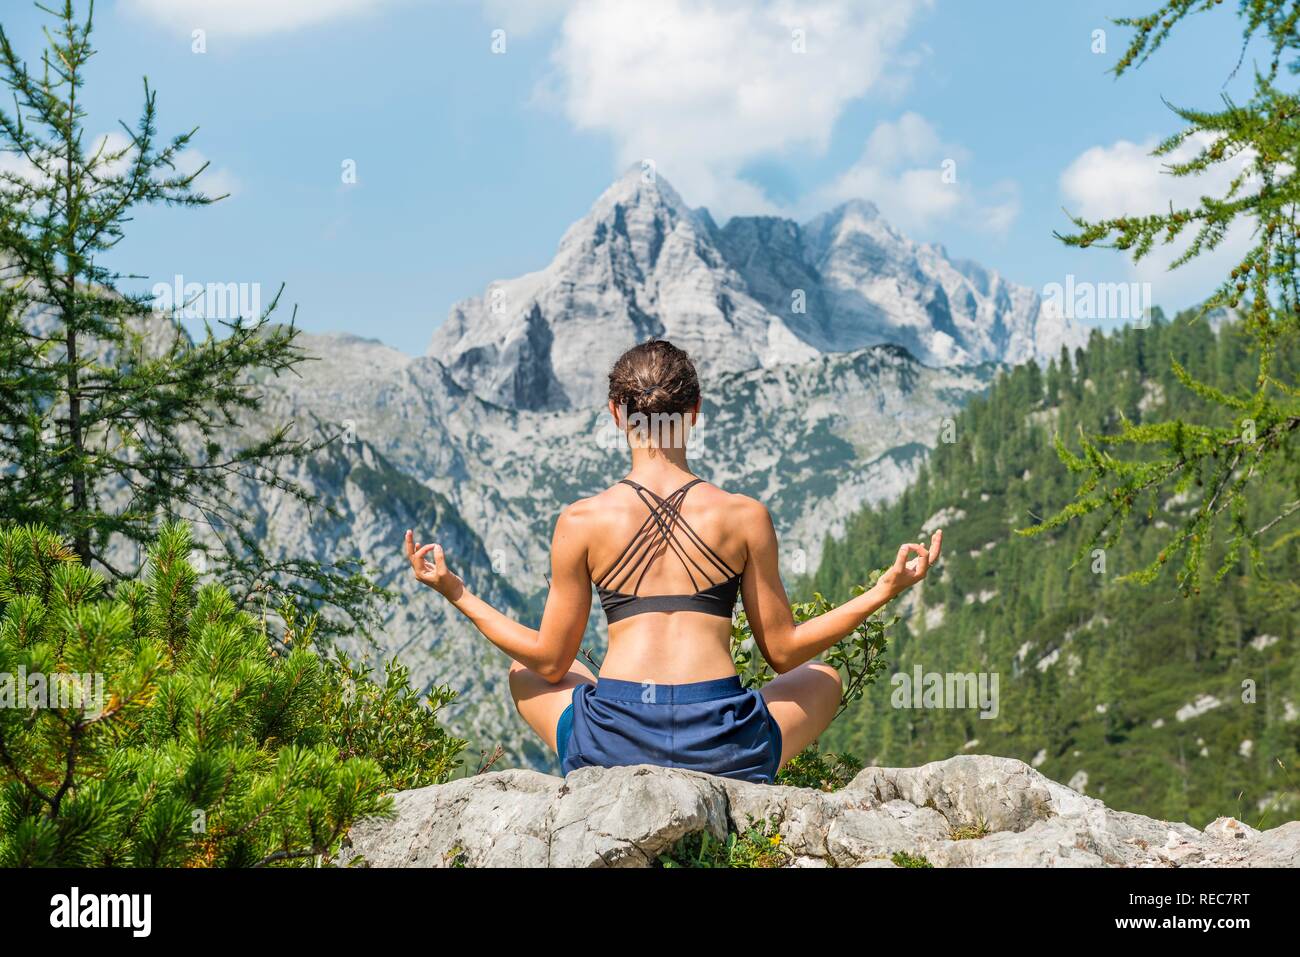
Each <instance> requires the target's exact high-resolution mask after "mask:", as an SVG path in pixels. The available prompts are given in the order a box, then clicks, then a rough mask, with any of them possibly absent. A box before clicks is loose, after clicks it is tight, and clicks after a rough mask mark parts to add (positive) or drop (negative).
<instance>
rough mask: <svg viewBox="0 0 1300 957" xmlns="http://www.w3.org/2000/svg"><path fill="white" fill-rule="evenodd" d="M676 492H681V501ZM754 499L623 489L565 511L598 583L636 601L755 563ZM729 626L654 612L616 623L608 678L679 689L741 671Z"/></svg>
mask: <svg viewBox="0 0 1300 957" xmlns="http://www.w3.org/2000/svg"><path fill="white" fill-rule="evenodd" d="M674 493H677V495H676V497H674ZM753 504H754V503H753V502H752V500H750V499H748V498H746V497H744V496H741V495H733V494H731V493H729V492H724V491H723V490H722V489H719V488H717V487H716V486H713V485H710V484H708V483H705V482H699V483H697V484H694V485H692V486H691V487H690V488H689V490H688V493H686V494H682V493H681V490H680V487H679V486H668V487H655V486H654V485H650V484H646V485H645V486H644V487H643V488H638V487H634V486H633V485H628V484H622V483H620V484H618V485H615V486H613V487H611V488H609V489H606V490H605V491H603V492H601V493H599V494H598V495H594V496H592V497H591V498H588V499H583V500H582V501H580V502H576V503H574V505H572V506H570V508H569V509H568V510H566V511H568V512H569V513H570V517H571V518H573V519H575V520H576V522H575V524H577V525H578V526H579V527H580V528H581V532H580V534H581V537H582V539H583V541H584V542H585V544H586V548H587V572H588V577H589V578H590V579H591V581H592V582H600V583H601V584H602V585H604V586H605V587H606V588H609V589H610V590H616V591H617V592H619V593H627V594H631V593H632V592H635V595H636V596H638V597H639V598H652V597H656V596H668V595H677V596H685V595H690V594H694V593H698V592H699V591H700V590H701V589H702V588H706V587H707V586H709V585H716V584H718V582H719V581H720V579H721V578H722V577H723V576H725V575H726V573H728V572H733V571H734V573H735V574H737V575H738V574H739V573H740V572H741V571H742V570H743V569H744V568H745V565H746V563H747V561H748V550H749V549H748V538H747V532H746V525H747V519H748V517H749V514H750V509H751V507H752V505H753ZM730 635H731V621H730V619H729V618H722V617H719V616H717V615H716V614H702V613H699V612H695V611H666V612H661V611H647V612H644V613H641V614H636V615H635V616H633V617H629V618H626V619H624V620H618V621H613V622H611V624H610V625H609V652H608V654H607V655H606V657H605V660H604V662H603V664H602V666H601V672H600V673H601V675H603V676H605V677H609V678H621V679H623V680H627V681H654V682H657V683H663V684H681V683H686V682H693V681H707V680H710V679H713V678H723V677H727V676H728V675H733V674H735V671H736V669H735V666H734V665H733V663H732V659H731V650H730Z"/></svg>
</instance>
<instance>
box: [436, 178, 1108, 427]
mask: <svg viewBox="0 0 1300 957" xmlns="http://www.w3.org/2000/svg"><path fill="white" fill-rule="evenodd" d="M1039 318H1040V314H1039V302H1038V297H1037V296H1036V295H1035V294H1034V292H1033V290H1030V289H1027V288H1024V287H1020V286H1015V285H1013V284H1010V283H1007V282H1005V281H1004V280H1002V279H1001V278H1000V277H999V276H997V274H996V273H992V272H983V271H979V270H975V269H971V268H966V269H963V268H962V267H960V266H958V265H957V264H955V263H953V262H952V261H950V260H949V259H948V257H947V255H946V253H944V252H943V251H942V249H941V248H939V247H935V246H923V245H920V244H917V243H915V242H913V241H912V240H910V239H909V238H908V237H906V236H905V235H903V234H902V233H900V232H898V231H897V230H896V229H894V228H893V227H892V226H891V225H890V224H889V223H888V221H887V220H886V219H885V218H884V217H883V216H882V215H881V214H880V210H879V209H878V208H877V207H876V205H875V204H874V203H872V202H869V201H867V200H864V199H851V200H848V201H846V202H843V203H841V204H839V205H838V206H837V207H835V209H833V210H831V211H830V212H827V213H824V214H822V215H821V216H818V217H816V218H815V219H813V220H812V221H811V222H809V223H808V224H807V225H805V226H803V227H800V226H799V225H798V224H796V223H794V222H792V221H790V220H787V219H782V218H779V217H772V216H751V217H737V218H734V219H733V220H731V221H729V222H728V223H727V225H726V226H725V227H724V228H722V229H719V228H717V226H716V225H715V224H714V223H713V222H712V220H711V219H710V218H709V217H708V215H707V213H706V212H705V211H703V210H693V209H691V207H689V206H687V205H686V203H685V202H684V201H683V200H682V198H681V196H680V195H678V193H677V191H676V190H675V189H674V188H673V187H672V185H671V184H670V183H669V182H668V180H667V179H666V178H665V177H664V176H663V174H662V171H660V170H659V169H657V168H655V167H654V166H653V165H652V164H650V163H648V162H647V163H637V164H634V165H632V166H630V167H628V168H627V169H626V170H624V172H623V174H622V175H621V176H619V178H618V179H617V180H615V181H614V182H613V183H612V184H611V185H610V186H609V187H608V188H607V189H605V190H604V192H602V193H601V195H600V196H599V197H598V198H597V200H596V202H595V203H594V204H593V205H592V207H591V209H590V210H589V211H588V213H587V214H586V215H585V216H583V217H582V218H581V219H579V220H578V221H577V222H575V223H574V224H573V225H572V226H570V227H569V229H568V230H567V231H566V232H565V234H564V237H563V238H562V239H561V241H560V247H559V249H558V251H557V253H556V256H555V258H554V259H553V260H552V261H551V263H550V264H549V265H548V266H546V267H545V268H544V269H541V270H538V271H537V272H533V273H529V274H527V275H524V276H519V277H516V278H515V279H510V280H502V281H500V282H496V283H493V284H492V285H491V286H490V287H489V288H488V290H487V292H486V293H485V295H484V296H483V297H481V298H478V299H470V300H466V301H464V302H461V303H457V304H456V306H455V307H453V310H452V314H451V316H450V317H449V319H448V321H447V322H446V323H444V324H443V325H442V327H440V328H439V329H438V330H437V331H436V332H435V333H434V337H433V340H432V342H431V343H430V354H431V355H433V356H436V357H437V358H439V359H440V360H441V361H443V362H444V363H445V364H446V366H447V368H448V369H449V370H450V372H451V374H452V376H453V377H454V378H455V379H456V381H457V382H459V383H460V384H461V385H462V387H464V388H466V389H469V390H470V391H472V392H474V393H475V394H477V395H479V396H480V397H481V398H484V399H486V400H488V401H490V402H495V403H498V404H501V405H505V406H509V407H515V408H531V409H563V408H575V407H576V408H589V407H599V406H600V405H601V404H602V403H603V401H604V397H605V395H606V392H607V388H608V381H607V379H606V373H607V371H608V369H609V366H610V364H612V362H613V361H614V360H615V359H616V358H617V357H618V355H619V354H620V353H621V352H622V351H623V350H624V349H627V348H628V347H630V346H632V345H634V344H636V343H638V342H644V341H645V340H646V339H647V338H651V337H667V338H670V339H672V340H673V341H674V342H676V343H678V344H679V345H681V346H682V347H683V348H685V349H686V350H687V351H688V352H690V353H691V354H692V355H693V356H694V357H695V358H696V362H697V366H698V367H699V369H700V372H701V374H702V375H705V376H714V375H718V374H721V373H727V372H737V371H746V370H751V369H758V368H769V367H773V366H777V365H782V364H785V363H790V362H800V361H803V360H805V359H808V358H811V357H814V356H816V355H818V354H822V353H838V352H850V351H853V350H857V349H861V348H864V347H867V346H872V345H878V344H881V343H893V344H896V345H899V346H902V347H903V348H905V349H907V350H909V351H910V352H911V353H912V354H913V355H915V356H917V357H918V358H919V359H920V360H921V361H922V362H924V363H927V364H930V365H963V364H968V363H976V362H980V361H984V360H997V361H1002V362H1019V361H1023V360H1024V359H1026V358H1029V357H1030V356H1035V355H1039V356H1041V355H1054V354H1055V353H1057V352H1059V351H1060V346H1061V344H1062V343H1063V342H1066V341H1069V342H1070V343H1072V344H1073V343H1074V342H1075V340H1076V339H1077V340H1078V341H1079V343H1080V344H1081V343H1082V341H1083V340H1082V338H1081V337H1080V336H1079V335H1078V334H1077V331H1076V330H1071V329H1067V328H1065V327H1064V326H1062V325H1061V324H1060V323H1055V324H1053V323H1048V324H1042V323H1040V322H1039Z"/></svg>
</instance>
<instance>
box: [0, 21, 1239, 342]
mask: <svg viewBox="0 0 1300 957" xmlns="http://www.w3.org/2000/svg"><path fill="white" fill-rule="evenodd" d="M1156 5H1157V2H1156V0H1071V2H1068V3H1066V2H1044V0H983V2H973V0H932V2H927V0H853V2H849V0H811V2H808V3H803V4H791V3H762V2H757V0H755V2H752V3H747V4H741V3H733V2H730V0H709V2H694V3H687V2H681V3H678V2H675V0H657V2H653V3H636V2H632V0H628V2H626V3H623V2H615V0H603V2H602V3H591V2H579V3H566V2H563V0H534V2H531V3H530V2H519V0H516V2H514V3H507V2H505V0H483V2H474V0H433V2H429V0H116V2H105V0H101V2H100V3H99V4H98V5H97V11H96V13H97V27H98V28H97V41H98V43H97V45H98V48H99V50H100V53H99V55H98V57H97V58H96V60H95V61H94V63H93V66H92V72H91V85H90V88H89V93H88V103H87V106H88V109H89V111H90V114H91V119H90V121H89V122H88V124H87V128H88V130H89V131H90V132H92V133H104V132H108V131H110V130H112V129H114V128H115V127H116V124H117V120H118V119H125V120H127V121H128V122H130V121H132V120H133V118H134V116H135V115H136V113H137V110H138V106H139V102H140V97H141V78H142V76H143V75H147V76H148V77H149V80H150V82H151V83H152V84H153V86H154V87H155V88H156V89H157V90H158V93H159V95H158V105H159V112H160V125H161V129H162V130H163V132H167V133H173V132H179V131H181V130H184V129H188V128H189V127H190V126H194V125H197V126H199V127H200V130H199V133H198V136H197V138H196V140H195V146H196V148H197V150H198V151H199V152H200V153H201V154H202V156H203V157H204V158H206V159H208V160H210V161H211V163H212V167H211V179H210V184H211V185H212V186H214V187H216V188H217V189H223V190H224V189H227V188H228V189H230V190H231V191H232V196H231V198H230V199H227V200H225V201H223V202H222V203H220V204H218V205H217V206H215V207H212V208H208V209H206V210H151V211H147V212H144V213H141V214H140V215H139V216H138V218H137V221H136V223H135V224H134V226H133V228H132V229H131V231H130V235H129V236H128V239H127V240H126V241H125V242H123V244H122V245H121V246H120V247H119V249H118V250H117V253H116V259H115V262H114V264H115V265H116V266H117V267H118V268H122V269H125V270H129V271H132V272H137V273H143V274H145V275H147V276H148V277H149V278H148V280H147V282H146V283H145V285H151V284H152V283H153V282H156V281H167V282H170V281H171V279H172V277H173V276H174V275H176V274H178V273H179V274H181V275H183V276H184V277H185V279H186V280H187V281H198V282H249V283H253V282H256V283H261V284H262V287H263V290H273V289H274V288H275V287H277V286H278V285H279V283H280V282H284V283H285V284H286V292H285V300H284V301H285V302H286V303H297V305H298V307H299V313H298V320H299V324H300V325H301V326H302V327H303V328H305V329H308V330H311V331H326V330H331V331H338V330H346V331H350V332H354V333H357V334H360V335H366V336H372V337H375V338H379V339H382V340H383V341H385V342H387V343H389V344H391V345H394V346H396V347H398V348H400V349H403V350H405V351H407V352H411V353H422V352H423V351H424V350H425V348H426V345H427V343H428V339H429V336H430V334H431V333H432V331H433V329H434V328H435V327H436V326H437V325H438V324H440V323H441V322H442V321H443V319H444V317H445V316H446V314H447V310H448V308H449V306H450V305H451V304H452V303H453V302H455V301H456V300H458V299H461V298H463V297H466V296H470V295H478V294H481V292H482V291H483V289H484V287H485V286H486V285H487V283H488V282H489V281H491V280H493V279H498V278H505V277H509V276H514V275H518V274H520V273H522V272H526V271H530V270H533V269H537V268H540V267H542V266H543V265H545V264H546V263H547V262H548V261H549V260H550V258H551V256H552V254H553V252H554V249H555V246H556V244H557V243H558V241H559V238H560V236H561V235H562V233H563V232H564V229H565V228H566V227H567V226H568V225H569V224H570V223H571V222H572V221H573V220H575V219H577V218H578V217H580V216H581V215H582V214H583V213H585V212H586V210H587V208H588V207H589V206H590V204H591V203H592V201H593V200H594V199H595V198H596V196H597V195H598V194H599V193H600V192H601V191H602V190H603V189H604V188H605V187H606V186H607V185H609V183H610V182H611V181H612V180H613V179H614V177H615V176H616V175H617V174H618V173H619V171H620V170H621V169H623V168H624V167H625V166H626V165H627V164H628V162H629V160H631V159H634V158H638V157H642V156H649V157H651V158H654V160H655V162H656V165H657V167H658V170H659V172H660V173H661V174H662V175H663V176H665V177H666V178H667V179H668V180H669V181H670V182H672V183H673V184H674V185H675V186H676V187H677V188H678V190H679V191H680V192H681V193H682V195H683V197H684V199H685V200H686V201H687V202H688V203H690V204H692V205H707V206H709V208H710V209H711V210H713V212H714V214H715V216H716V217H717V218H718V219H719V221H720V222H721V221H723V220H724V219H725V218H726V216H727V215H729V214H745V213H755V212H775V213H780V214H784V215H792V216H795V217H796V218H799V219H804V218H806V217H807V216H808V215H810V214H811V213H813V212H816V211H820V210H821V209H824V208H829V206H831V205H833V204H834V203H835V202H837V201H839V200H842V199H844V198H847V197H848V196H850V195H858V196H861V197H862V198H865V199H870V200H873V201H875V202H877V204H878V205H880V206H881V208H882V210H883V211H884V212H885V213H886V215H887V216H888V217H889V218H890V219H891V220H893V221H895V222H896V223H897V225H899V227H900V228H901V229H903V230H904V231H905V232H906V233H908V234H909V235H911V236H912V237H913V238H915V239H918V240H925V241H936V242H941V243H943V244H944V245H945V246H946V247H947V248H948V250H949V252H950V253H951V254H953V255H955V256H961V257H967V258H971V259H974V260H976V261H978V262H980V263H982V264H984V265H985V266H988V267H992V268H995V269H997V270H999V271H1000V272H1002V273H1003V274H1004V275H1006V276H1008V277H1009V278H1011V279H1013V280H1015V281H1018V282H1021V283H1024V284H1027V285H1031V286H1034V287H1036V288H1039V289H1041V288H1042V287H1043V286H1044V285H1045V284H1048V283H1052V282H1063V281H1064V279H1065V276H1066V275H1067V274H1073V275H1075V276H1076V277H1077V278H1078V279H1080V280H1090V281H1116V280H1125V279H1131V278H1138V279H1143V280H1147V281H1150V282H1152V294H1153V296H1154V299H1155V301H1156V302H1157V303H1158V304H1162V305H1165V306H1166V307H1167V308H1168V307H1178V306H1183V305H1186V304H1189V303H1190V302H1192V301H1194V300H1195V299H1196V298H1197V297H1198V296H1201V295H1203V294H1205V293H1206V292H1208V291H1209V289H1210V288H1211V286H1212V284H1213V280H1214V278H1215V277H1216V276H1218V275H1221V274H1222V270H1220V269H1219V268H1218V265H1219V263H1215V262H1211V263H1208V264H1206V266H1205V267H1203V268H1200V269H1198V270H1196V271H1194V272H1191V273H1187V274H1186V275H1177V276H1170V275H1168V274H1167V273H1166V272H1165V271H1164V269H1163V263H1162V262H1160V261H1156V262H1153V263H1152V264H1151V265H1150V266H1149V267H1147V268H1145V269H1142V270H1140V271H1134V270H1133V269H1132V267H1130V266H1129V265H1128V264H1127V262H1126V261H1124V260H1122V259H1121V258H1119V257H1118V256H1117V255H1115V254H1112V253H1109V252H1104V251H1084V252H1080V251H1071V250H1068V249H1066V248H1064V247H1063V246H1062V245H1061V244H1060V243H1059V242H1057V241H1056V240H1054V239H1053V238H1052V232H1053V230H1061V229H1065V228H1067V227H1068V221H1067V220H1066V218H1065V213H1064V212H1063V207H1068V208H1070V209H1072V210H1077V211H1080V212H1084V213H1091V214H1094V215H1099V214H1105V213H1109V212H1111V211H1114V212H1119V211H1121V210H1122V211H1127V212H1140V211H1141V210H1140V209H1135V208H1134V207H1135V206H1142V205H1144V204H1151V203H1155V204H1156V205H1160V204H1161V203H1163V201H1164V200H1165V199H1167V198H1168V197H1185V196H1187V195H1188V189H1189V187H1188V185H1187V184H1177V183H1170V182H1168V177H1161V176H1160V174H1159V171H1158V166H1157V165H1156V164H1155V163H1154V161H1152V160H1150V159H1149V158H1148V157H1147V156H1146V152H1147V147H1148V145H1149V143H1150V141H1152V140H1153V138H1156V137H1160V136H1163V135H1165V134H1167V133H1169V132H1172V131H1173V130H1175V129H1176V128H1177V124H1176V120H1175V118H1174V117H1173V116H1172V115H1171V114H1170V113H1169V111H1168V109H1167V108H1166V107H1165V105H1164V104H1163V103H1162V102H1161V97H1165V98H1168V99H1169V100H1171V101H1174V102H1178V103H1185V104H1188V105H1195V106H1206V107H1209V106H1213V105H1215V103H1216V102H1217V98H1218V97H1219V96H1220V95H1221V94H1222V93H1223V92H1232V93H1235V94H1236V95H1237V96H1238V97H1239V98H1243V99H1244V98H1245V96H1246V94H1247V93H1248V82H1249V73H1250V60H1249V58H1248V59H1247V63H1246V65H1245V68H1244V71H1243V73H1242V74H1241V75H1239V76H1238V77H1236V78H1235V79H1233V80H1231V81H1229V76H1230V74H1231V72H1232V70H1233V67H1234V65H1235V63H1236V59H1237V52H1238V45H1239V44H1238V41H1237V39H1236V38H1237V37H1238V36H1239V35H1240V34H1239V29H1238V26H1237V21H1236V18H1235V16H1234V11H1235V7H1236V4H1234V3H1224V4H1223V5H1222V8H1221V9H1218V10H1215V11H1214V12H1212V13H1210V14H1207V15H1203V16H1200V17H1196V18H1193V20H1192V21H1191V22H1190V23H1189V24H1187V25H1186V26H1185V27H1184V28H1183V29H1182V30H1181V31H1180V32H1178V33H1176V34H1175V36H1174V37H1173V39H1172V40H1171V41H1170V42H1169V44H1168V45H1167V46H1166V47H1165V48H1164V49H1163V50H1162V51H1161V52H1160V54H1158V55H1157V56H1156V57H1155V58H1154V59H1153V60H1152V61H1151V62H1149V63H1148V64H1147V65H1146V66H1144V67H1143V68H1142V69H1141V70H1139V71H1137V72H1136V73H1132V74H1129V75H1127V76H1125V77H1124V78H1123V79H1120V80H1116V79H1114V78H1113V77H1112V76H1111V75H1110V74H1108V73H1107V72H1106V70H1107V69H1108V67H1109V66H1110V65H1111V64H1112V63H1113V62H1114V60H1115V58H1116V57H1117V56H1118V54H1119V53H1120V52H1121V51H1122V49H1123V46H1124V44H1125V40H1126V36H1127V31H1125V30H1123V29H1121V28H1119V27H1116V26H1114V25H1113V24H1111V23H1110V22H1109V21H1110V18H1111V17H1116V16H1123V15H1136V14H1140V13H1146V12H1149V10H1150V9H1152V8H1154V7H1155V6H1156ZM46 19H47V18H46V17H45V15H43V14H41V13H39V12H38V11H37V10H36V9H35V8H29V7H28V6H27V5H26V4H25V2H23V0H10V2H8V3H6V4H5V6H4V12H3V13H2V14H0V23H3V26H4V28H5V30H6V32H7V33H8V34H9V35H10V37H11V38H12V39H13V40H14V41H15V43H16V45H17V46H18V47H19V49H20V50H23V51H25V52H27V53H28V54H29V55H33V56H34V55H35V54H37V53H38V51H39V44H40V33H39V30H40V26H41V24H42V21H44V20H46ZM196 29H198V30H202V31H203V34H202V38H203V41H204V45H205V47H206V51H205V52H202V53H198V52H194V49H193V48H194V46H195V40H194V31H195V30H196ZM795 29H799V30H802V31H803V34H802V37H803V47H804V49H803V52H802V53H801V54H799V56H798V57H797V58H791V54H792V53H793V52H794V51H793V46H792V44H793V43H794V40H792V37H793V36H794V34H793V33H792V30H795ZM1098 29H1104V30H1105V31H1106V36H1105V45H1106V52H1105V53H1103V54H1097V53H1094V52H1092V47H1093V46H1094V44H1095V40H1094V34H1093V31H1094V30H1098ZM494 30H503V31H504V41H505V51H504V52H503V53H494V52H493V51H492V44H493V41H494V34H493V31H494ZM501 37H502V35H501V34H497V35H496V40H497V43H498V48H499V46H500V40H501ZM1225 84H1226V86H1225ZM949 159H951V160H953V161H954V162H955V163H956V166H955V169H956V171H957V184H956V188H955V189H951V188H939V187H937V186H935V185H934V183H935V180H934V178H933V176H932V174H933V173H934V171H935V170H937V169H939V168H940V165H941V164H942V163H943V162H944V161H945V160H949ZM346 160H353V161H355V163H356V171H357V182H356V183H355V184H353V185H347V184H344V183H343V181H342V167H343V164H344V162H345V161H346ZM1199 191H1200V190H1197V189H1195V188H1194V187H1193V188H1192V195H1195V194H1196V193H1198V192H1199ZM1222 261H1223V257H1220V260H1219V262H1222ZM266 294H269V293H265V292H264V295H266ZM286 315H287V312H286Z"/></svg>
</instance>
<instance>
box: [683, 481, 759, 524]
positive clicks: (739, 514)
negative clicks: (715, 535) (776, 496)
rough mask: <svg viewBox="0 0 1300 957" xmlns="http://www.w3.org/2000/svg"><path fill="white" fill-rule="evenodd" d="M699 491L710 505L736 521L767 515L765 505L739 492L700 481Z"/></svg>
mask: <svg viewBox="0 0 1300 957" xmlns="http://www.w3.org/2000/svg"><path fill="white" fill-rule="evenodd" d="M699 491H700V492H702V493H703V494H704V495H705V496H708V498H709V500H710V501H709V504H710V505H712V506H713V507H715V508H718V509H721V510H723V511H725V512H727V513H729V515H730V516H731V517H733V518H735V519H736V520H737V521H747V520H753V519H762V518H766V517H767V506H766V505H764V504H763V503H762V502H760V501H759V500H758V499H756V498H752V497H750V496H748V495H744V494H742V493H740V492H729V491H727V490H726V489H725V488H722V487H721V486H718V485H714V484H713V483H712V482H702V483H700V486H699ZM692 494H694V493H692Z"/></svg>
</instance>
